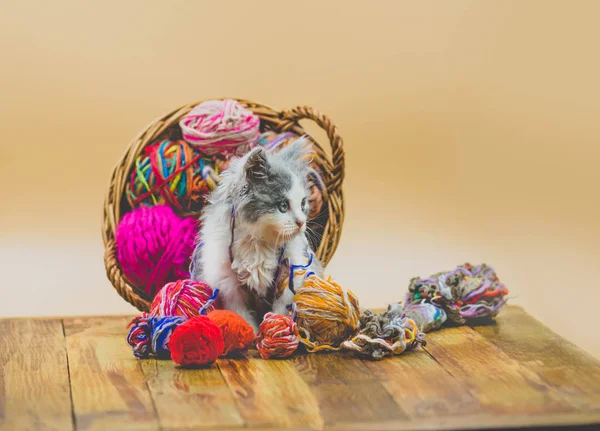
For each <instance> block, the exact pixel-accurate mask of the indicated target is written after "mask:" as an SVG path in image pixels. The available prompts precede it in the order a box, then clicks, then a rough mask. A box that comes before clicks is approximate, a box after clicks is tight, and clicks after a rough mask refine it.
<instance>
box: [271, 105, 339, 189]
mask: <svg viewBox="0 0 600 431" xmlns="http://www.w3.org/2000/svg"><path fill="white" fill-rule="evenodd" d="M281 118H282V120H284V121H289V122H290V124H284V125H283V127H282V129H283V130H288V128H289V127H291V126H292V125H293V124H297V123H298V121H300V120H304V119H308V120H313V121H314V122H315V123H317V124H318V125H319V127H321V129H323V130H324V131H325V133H327V137H328V138H329V143H330V144H331V163H332V169H331V178H330V179H329V184H327V186H328V189H329V190H330V191H331V190H336V189H339V188H341V187H342V183H343V181H344V172H345V171H346V156H345V153H344V141H343V139H342V137H341V136H340V134H339V133H338V131H337V127H336V125H335V124H333V122H332V121H331V119H330V118H329V117H328V116H327V115H324V114H321V113H320V112H319V111H317V110H316V109H314V108H311V107H310V106H305V105H302V106H297V107H295V108H292V109H287V110H284V111H282V112H281Z"/></svg>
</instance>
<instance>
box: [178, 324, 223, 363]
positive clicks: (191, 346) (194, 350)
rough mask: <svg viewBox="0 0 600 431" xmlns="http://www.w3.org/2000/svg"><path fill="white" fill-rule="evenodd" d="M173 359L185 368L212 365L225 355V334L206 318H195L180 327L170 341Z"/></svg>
mask: <svg viewBox="0 0 600 431" xmlns="http://www.w3.org/2000/svg"><path fill="white" fill-rule="evenodd" d="M169 348H170V349H171V359H173V361H174V362H175V363H176V364H179V365H182V366H184V367H199V366H204V365H210V364H212V363H213V362H215V361H216V360H217V358H218V357H219V356H221V354H222V353H223V349H224V348H225V344H224V342H223V334H222V332H221V328H219V327H218V326H217V325H216V324H215V323H214V322H213V321H212V320H210V319H209V318H208V317H206V316H194V317H192V318H191V319H189V320H187V321H186V322H184V323H182V324H181V325H179V326H178V327H177V328H175V330H174V331H173V335H171V339H170V340H169Z"/></svg>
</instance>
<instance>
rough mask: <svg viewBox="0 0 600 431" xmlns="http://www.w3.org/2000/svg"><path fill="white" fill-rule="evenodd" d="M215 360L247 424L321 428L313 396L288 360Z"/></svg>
mask: <svg viewBox="0 0 600 431" xmlns="http://www.w3.org/2000/svg"><path fill="white" fill-rule="evenodd" d="M251 354H252V356H249V357H247V358H243V359H221V360H219V361H217V364H218V366H219V369H220V370H221V373H222V374H223V377H224V378H225V380H226V381H227V384H228V385H229V387H230V388H231V390H232V391H233V394H234V396H235V398H236V400H237V405H238V408H239V411H240V413H241V415H242V418H243V419H244V421H245V422H246V424H247V425H248V426H251V427H255V426H258V427H260V426H263V427H269V426H272V427H278V428H289V427H298V428H302V427H307V428H313V429H322V428H323V425H324V424H323V418H322V417H321V414H320V411H319V404H318V401H317V398H316V397H315V395H314V394H313V393H312V391H311V390H310V388H309V386H308V385H307V384H306V383H305V382H304V380H302V378H301V377H300V375H299V374H298V372H297V371H296V369H295V368H294V366H293V365H292V364H291V363H290V362H289V361H288V360H264V359H260V358H258V357H257V356H256V352H251Z"/></svg>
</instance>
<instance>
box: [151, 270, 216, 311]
mask: <svg viewBox="0 0 600 431" xmlns="http://www.w3.org/2000/svg"><path fill="white" fill-rule="evenodd" d="M218 293H219V290H218V289H215V290H214V291H213V289H212V288H211V287H210V286H209V285H208V284H206V283H205V282H203V281H195V280H190V279H183V280H177V281H174V282H171V283H167V284H166V285H165V286H164V287H163V288H162V289H161V290H160V291H159V292H158V294H157V295H156V297H155V298H154V300H153V301H152V305H150V315H151V316H159V317H164V316H183V317H185V318H187V319H189V318H190V317H192V316H197V315H199V314H205V313H210V312H211V311H213V310H214V309H215V306H214V303H215V300H216V298H217V295H218Z"/></svg>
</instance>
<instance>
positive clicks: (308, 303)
mask: <svg viewBox="0 0 600 431" xmlns="http://www.w3.org/2000/svg"><path fill="white" fill-rule="evenodd" d="M294 302H295V303H296V312H297V319H296V325H297V326H298V332H299V335H298V337H299V338H300V342H301V343H303V344H304V345H305V346H306V348H307V350H308V351H309V352H316V351H319V350H339V349H340V345H341V344H342V342H344V341H345V340H347V339H348V338H350V337H351V336H353V335H354V334H356V332H358V329H359V326H360V322H359V309H358V299H356V296H354V294H353V293H352V292H351V291H350V290H346V289H344V288H342V286H340V285H339V284H337V283H335V282H334V281H333V280H332V279H331V277H329V278H328V279H327V280H323V279H321V278H319V277H317V276H316V275H314V274H312V275H311V274H309V275H308V276H307V278H306V279H305V281H304V284H303V286H302V287H301V288H300V289H298V290H297V291H296V296H295V297H294Z"/></svg>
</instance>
